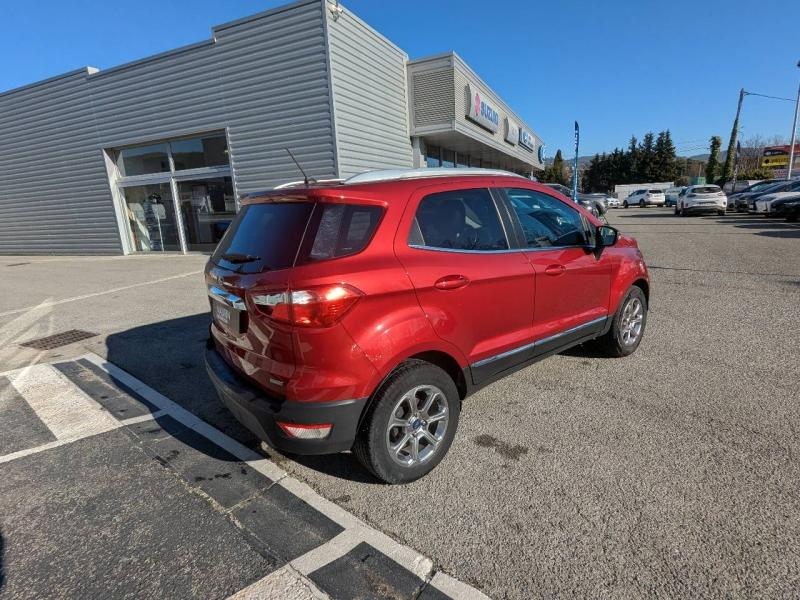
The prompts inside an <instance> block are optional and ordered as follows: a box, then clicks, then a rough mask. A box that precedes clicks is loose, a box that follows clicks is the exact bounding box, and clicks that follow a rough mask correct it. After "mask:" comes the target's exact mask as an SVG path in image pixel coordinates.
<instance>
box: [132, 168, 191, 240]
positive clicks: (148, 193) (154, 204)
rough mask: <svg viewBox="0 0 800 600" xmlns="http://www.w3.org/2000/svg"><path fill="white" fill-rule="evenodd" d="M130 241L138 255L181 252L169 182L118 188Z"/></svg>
mask: <svg viewBox="0 0 800 600" xmlns="http://www.w3.org/2000/svg"><path fill="white" fill-rule="evenodd" d="M122 193H123V196H124V197H125V208H126V210H127V214H128V223H129V225H130V231H131V240H132V242H133V246H134V248H135V249H136V250H138V251H145V252H147V251H155V252H164V251H167V250H169V251H177V252H180V250H181V243H180V240H179V238H178V227H177V225H176V223H175V204H174V202H173V199H172V190H171V189H170V184H169V182H166V183H154V184H149V185H135V186H130V187H125V188H122Z"/></svg>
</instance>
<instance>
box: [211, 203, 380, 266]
mask: <svg viewBox="0 0 800 600" xmlns="http://www.w3.org/2000/svg"><path fill="white" fill-rule="evenodd" d="M382 214H383V209H382V208H380V207H378V206H365V205H356V204H327V203H320V204H316V205H315V204H314V203H312V202H278V203H267V204H249V205H246V206H245V207H244V208H243V209H242V211H241V213H239V215H238V216H237V217H236V219H235V220H234V222H233V224H232V225H231V227H230V229H229V231H228V232H227V233H226V234H225V237H223V238H222V241H221V242H220V244H219V246H217V249H216V250H215V251H214V254H213V256H212V257H211V260H212V262H214V263H215V264H217V265H219V266H221V267H223V268H226V269H231V270H233V271H237V272H239V273H258V272H261V271H276V270H279V269H287V268H289V267H291V266H293V265H294V264H295V260H297V263H307V262H314V261H319V260H326V259H330V258H339V257H342V256H348V255H350V254H355V253H356V252H360V251H361V250H363V249H364V248H365V247H366V245H367V244H368V243H369V241H370V239H371V238H372V235H373V234H374V233H375V229H376V228H377V226H378V222H379V221H380V218H381V215H382ZM304 233H305V237H304V235H303V234H304ZM301 244H302V248H301Z"/></svg>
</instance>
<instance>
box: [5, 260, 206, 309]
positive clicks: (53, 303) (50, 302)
mask: <svg viewBox="0 0 800 600" xmlns="http://www.w3.org/2000/svg"><path fill="white" fill-rule="evenodd" d="M202 272H203V271H202V269H201V270H200V271H190V272H189V273H180V274H179V275H171V276H169V277H162V278H161V279H151V280H150V281H140V282H139V283H132V284H130V285H123V286H120V287H116V288H111V289H108V290H103V291H102V292H94V293H92V294H84V295H82V296H73V297H72V298H63V299H61V300H45V301H44V302H42V303H40V304H35V305H33V306H26V307H25V308H15V309H13V310H7V311H5V312H0V317H7V316H8V315H16V314H19V313H24V312H27V311H29V310H34V309H39V308H44V307H50V306H57V305H59V304H66V303H68V302H77V301H78V300H86V299H87V298H94V297H95V296H104V295H106V294H114V293H116V292H122V291H125V290H130V289H132V288H137V287H141V286H143V285H153V284H156V283H163V282H165V281H172V280H173V279H181V278H183V277H190V276H193V275H199V274H200V273H202Z"/></svg>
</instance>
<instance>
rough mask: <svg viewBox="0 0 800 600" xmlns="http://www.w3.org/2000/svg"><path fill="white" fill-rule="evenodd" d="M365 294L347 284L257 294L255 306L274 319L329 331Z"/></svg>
mask: <svg viewBox="0 0 800 600" xmlns="http://www.w3.org/2000/svg"><path fill="white" fill-rule="evenodd" d="M363 295H364V293H363V292H361V291H360V290H358V289H356V288H354V287H353V286H351V285H347V284H345V283H337V284H332V285H325V286H319V287H311V288H308V289H304V290H291V291H285V292H272V293H264V294H255V295H253V296H252V300H253V303H254V304H255V305H256V306H257V307H258V308H259V310H260V311H261V312H262V313H264V314H265V315H267V316H268V317H270V318H271V319H274V320H275V321H282V322H284V323H291V324H292V325H298V326H301V327H330V326H331V325H333V324H335V323H336V322H337V321H339V319H341V318H342V317H343V316H344V315H345V314H346V313H347V312H348V311H349V310H350V309H351V308H353V306H354V305H355V304H356V302H358V300H359V299H360V298H361V296H363Z"/></svg>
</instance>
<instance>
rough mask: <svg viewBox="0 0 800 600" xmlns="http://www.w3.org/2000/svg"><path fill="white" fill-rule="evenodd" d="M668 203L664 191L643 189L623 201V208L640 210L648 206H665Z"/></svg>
mask: <svg viewBox="0 0 800 600" xmlns="http://www.w3.org/2000/svg"><path fill="white" fill-rule="evenodd" d="M666 201H667V199H666V197H665V196H664V190H648V189H647V188H643V189H641V190H636V191H635V192H633V193H632V194H631V195H630V196H628V197H627V198H625V200H623V201H622V208H628V207H629V206H639V207H640V208H644V207H646V206H664V203H665V202H666Z"/></svg>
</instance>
